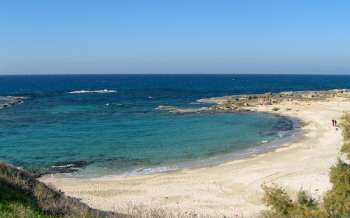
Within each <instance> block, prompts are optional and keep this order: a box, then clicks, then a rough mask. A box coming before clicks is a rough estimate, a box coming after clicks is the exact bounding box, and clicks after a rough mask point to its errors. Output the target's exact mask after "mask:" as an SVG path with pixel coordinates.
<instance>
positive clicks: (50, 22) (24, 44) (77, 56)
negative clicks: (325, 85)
mask: <svg viewBox="0 0 350 218" xmlns="http://www.w3.org/2000/svg"><path fill="white" fill-rule="evenodd" d="M0 73H2V74H14V73H21V74H23V73H24V74H26V73H41V74H42V73H44V74H51V73H327V74H333V73H334V74H335V73H350V1H349V0H343V1H341V0H240V1H239V0H184V1H182V0H173V1H172V0H143V1H136V0H123V1H121V0H120V1H119V0H114V1H112V0H111V1H107V0H95V1H89V0H81V1H78V0H57V1H50V0H42V1H40V0H22V1H19V0H2V1H1V2H0Z"/></svg>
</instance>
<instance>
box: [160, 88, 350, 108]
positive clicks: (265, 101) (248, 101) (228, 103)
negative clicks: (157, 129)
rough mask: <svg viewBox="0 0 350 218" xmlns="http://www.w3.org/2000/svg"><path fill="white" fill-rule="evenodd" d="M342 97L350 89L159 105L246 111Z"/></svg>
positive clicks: (345, 96) (268, 94)
mask: <svg viewBox="0 0 350 218" xmlns="http://www.w3.org/2000/svg"><path fill="white" fill-rule="evenodd" d="M334 97H340V98H349V99H350V90H348V89H334V90H327V91H289V92H280V93H271V92H267V93H264V94H252V95H232V96H224V97H217V98H207V99H199V100H198V101H197V102H198V103H203V104H213V105H212V106H208V107H202V108H177V107H173V106H159V107H158V109H159V110H165V111H169V112H173V113H194V112H210V111H217V112H220V111H222V112H245V111H250V110H252V109H253V108H254V107H256V106H259V105H274V104H278V103H280V102H282V101H294V100H297V101H326V100H329V99H330V98H334Z"/></svg>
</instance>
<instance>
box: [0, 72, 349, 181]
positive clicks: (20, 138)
mask: <svg viewBox="0 0 350 218" xmlns="http://www.w3.org/2000/svg"><path fill="white" fill-rule="evenodd" d="M334 88H350V77H349V76H317V75H313V76H306V75H284V76H274V75H60V76H58V75H51V76H0V96H6V95H16V96H26V97H28V99H26V100H25V101H24V103H23V104H20V105H16V106H14V107H10V108H6V109H2V110H0V160H1V161H6V162H10V163H12V164H15V165H18V166H22V167H25V168H30V169H40V168H48V167H51V166H55V165H62V164H69V163H71V162H74V161H83V162H84V164H83V165H84V166H82V169H81V170H80V171H79V172H78V173H76V175H107V174H114V173H125V172H129V173H130V172H135V173H143V172H152V171H156V170H162V169H171V168H176V167H178V166H180V165H181V164H182V163H187V162H192V161H198V160H207V159H210V158H212V157H218V156H220V155H224V154H228V153H240V152H241V153H242V152H243V153H244V152H249V151H251V150H254V149H256V148H259V147H263V146H266V144H268V143H266V142H271V141H273V140H275V139H277V138H279V137H280V136H281V132H284V133H285V132H288V130H290V125H289V124H290V122H289V121H288V120H287V119H286V118H284V117H279V116H274V115H271V114H267V113H195V114H172V113H168V112H164V111H163V112H162V111H159V110H156V108H157V107H158V106H159V105H171V106H180V107H200V106H202V105H198V104H196V102H195V101H196V100H197V99H200V98H207V97H213V96H223V95H232V94H249V93H264V92H280V91H290V90H320V89H334ZM105 89H106V90H115V91H116V92H110V93H108V92H104V91H102V93H101V92H99V93H96V92H91V93H74V94H72V93H70V92H72V91H81V90H89V91H96V90H105Z"/></svg>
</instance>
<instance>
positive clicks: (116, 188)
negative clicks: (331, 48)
mask: <svg viewBox="0 0 350 218" xmlns="http://www.w3.org/2000/svg"><path fill="white" fill-rule="evenodd" d="M215 99H216V101H217V102H216V103H218V104H219V105H220V103H222V102H221V100H222V101H226V98H225V97H224V98H215ZM276 108H278V109H276ZM249 110H251V111H257V112H269V113H276V114H279V115H283V116H289V117H292V118H296V119H300V120H301V121H302V122H303V123H304V125H303V127H302V131H303V137H302V138H300V139H299V140H297V141H296V142H293V143H290V144H283V145H282V146H281V147H280V148H278V149H276V150H274V151H270V152H267V153H262V154H257V155H253V156H250V157H248V158H244V159H241V160H234V161H229V162H226V163H224V164H220V165H217V166H210V167H203V168H197V169H183V170H178V171H175V172H165V173H155V174H151V175H142V176H132V177H130V176H105V177H99V178H90V179H82V178H67V177H65V176H62V175H54V176H50V175H48V176H44V177H42V178H41V181H43V182H45V183H47V184H51V185H54V186H55V187H57V188H58V189H60V190H62V191H63V192H65V193H66V194H67V195H69V196H73V197H77V198H80V199H82V201H83V202H85V203H87V204H88V205H90V206H92V207H94V208H98V209H102V210H112V211H118V212H127V211H128V209H129V208H130V205H136V206H144V207H145V208H152V209H159V208H162V209H167V210H169V211H181V212H182V213H185V212H188V213H196V214H202V215H212V216H234V215H244V216H248V217H249V216H254V215H255V214H257V213H259V212H260V211H261V210H263V209H265V206H264V205H263V203H262V201H261V198H262V195H263V192H262V189H261V185H262V184H272V183H275V184H278V185H282V186H284V187H286V189H287V191H288V192H290V193H291V194H293V193H296V192H297V191H299V190H300V189H301V188H303V189H304V190H306V191H308V192H309V193H311V194H313V195H314V196H316V197H318V198H321V196H322V195H323V194H324V193H325V192H326V191H327V190H329V189H330V187H331V184H330V182H329V177H328V173H329V169H330V167H331V166H332V165H333V164H334V163H336V160H337V158H338V157H339V156H340V152H339V150H340V147H341V144H342V135H341V131H340V130H336V128H334V127H332V125H331V120H332V119H337V120H339V119H340V117H341V116H342V114H343V113H344V112H346V111H348V110H350V102H348V101H347V98H344V97H342V96H337V95H332V97H327V98H326V99H320V100H318V99H316V100H305V99H303V100H295V99H294V100H293V99H292V100H291V99H289V100H288V101H278V102H275V103H274V104H266V105H265V104H259V105H254V106H249Z"/></svg>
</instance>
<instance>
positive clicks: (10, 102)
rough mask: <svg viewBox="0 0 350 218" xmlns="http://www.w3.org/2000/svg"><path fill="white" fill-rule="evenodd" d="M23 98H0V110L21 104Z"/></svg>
mask: <svg viewBox="0 0 350 218" xmlns="http://www.w3.org/2000/svg"><path fill="white" fill-rule="evenodd" d="M24 99H26V98H25V97H19V96H0V109H3V108H7V107H11V106H14V105H16V104H22V103H23V101H24Z"/></svg>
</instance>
